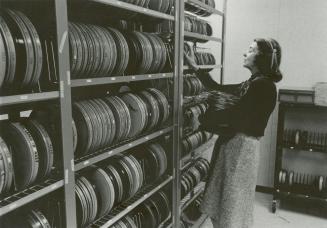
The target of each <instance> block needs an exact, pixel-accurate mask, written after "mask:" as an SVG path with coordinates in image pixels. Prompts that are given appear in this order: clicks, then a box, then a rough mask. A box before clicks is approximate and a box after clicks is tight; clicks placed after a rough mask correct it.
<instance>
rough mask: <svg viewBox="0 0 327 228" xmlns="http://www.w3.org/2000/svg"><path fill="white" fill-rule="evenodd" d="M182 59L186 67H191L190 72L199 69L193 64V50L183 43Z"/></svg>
mask: <svg viewBox="0 0 327 228" xmlns="http://www.w3.org/2000/svg"><path fill="white" fill-rule="evenodd" d="M184 59H185V63H186V65H188V66H189V67H191V69H192V70H194V71H198V70H199V67H198V65H197V64H196V62H195V54H194V49H193V47H191V45H190V44H188V43H184Z"/></svg>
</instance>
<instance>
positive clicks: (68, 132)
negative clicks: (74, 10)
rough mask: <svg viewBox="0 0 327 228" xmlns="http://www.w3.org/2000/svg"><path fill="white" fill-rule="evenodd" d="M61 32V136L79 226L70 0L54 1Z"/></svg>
mask: <svg viewBox="0 0 327 228" xmlns="http://www.w3.org/2000/svg"><path fill="white" fill-rule="evenodd" d="M54 4H55V15H56V30H57V31H56V32H57V33H56V34H57V43H56V50H57V56H56V58H57V62H58V72H59V80H60V81H59V89H60V115H61V139H62V153H63V172H64V180H65V185H64V194H65V200H64V204H65V217H66V227H77V225H76V224H77V223H76V202H75V174H74V152H73V132H72V104H71V89H70V66H69V43H68V17H67V1H64V0H54Z"/></svg>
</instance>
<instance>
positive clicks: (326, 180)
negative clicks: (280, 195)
mask: <svg viewBox="0 0 327 228" xmlns="http://www.w3.org/2000/svg"><path fill="white" fill-rule="evenodd" d="M278 183H279V186H280V188H281V190H284V191H289V192H292V193H297V194H303V195H310V196H316V197H326V196H327V177H326V176H321V175H320V176H319V175H312V174H307V173H298V172H293V171H287V170H281V171H279V175H278Z"/></svg>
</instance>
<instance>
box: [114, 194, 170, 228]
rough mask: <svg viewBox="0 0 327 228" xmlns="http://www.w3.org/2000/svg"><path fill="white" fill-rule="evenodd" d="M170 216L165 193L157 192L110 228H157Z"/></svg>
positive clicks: (168, 202)
mask: <svg viewBox="0 0 327 228" xmlns="http://www.w3.org/2000/svg"><path fill="white" fill-rule="evenodd" d="M170 215H171V202H170V201H169V198H168V194H167V193H166V192H165V191H159V192H157V193H155V194H154V195H153V196H151V197H150V198H149V199H147V200H146V201H145V202H144V203H142V204H140V205H139V206H138V207H137V208H135V210H133V211H132V212H131V213H129V214H128V215H127V216H125V217H124V218H123V219H121V220H119V221H118V222H117V223H115V224H114V225H113V226H112V227H115V228H121V227H133V228H143V227H148V228H157V227H159V226H160V224H162V222H164V221H165V220H166V219H167V218H168V217H169V216H170Z"/></svg>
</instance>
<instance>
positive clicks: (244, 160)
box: [200, 133, 259, 228]
mask: <svg viewBox="0 0 327 228" xmlns="http://www.w3.org/2000/svg"><path fill="white" fill-rule="evenodd" d="M258 146H259V138H256V137H251V136H247V135H245V134H242V133H238V134H236V135H235V136H234V137H232V138H231V139H228V140H224V139H223V138H219V139H218V140H217V142H216V145H215V148H214V151H213V156H212V159H211V167H210V173H209V176H208V180H207V184H206V189H205V193H204V199H203V201H202V204H201V207H200V209H201V211H202V212H203V213H205V214H208V215H209V217H211V219H213V220H214V221H215V228H218V227H219V228H249V227H251V226H252V223H253V209H254V200H255V198H254V197H255V187H256V182H257V168H258V162H259V153H258V150H257V148H258Z"/></svg>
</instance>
